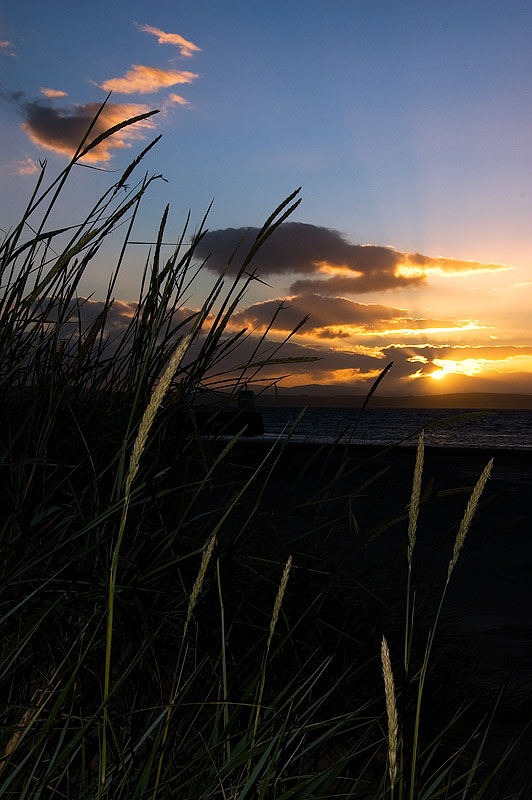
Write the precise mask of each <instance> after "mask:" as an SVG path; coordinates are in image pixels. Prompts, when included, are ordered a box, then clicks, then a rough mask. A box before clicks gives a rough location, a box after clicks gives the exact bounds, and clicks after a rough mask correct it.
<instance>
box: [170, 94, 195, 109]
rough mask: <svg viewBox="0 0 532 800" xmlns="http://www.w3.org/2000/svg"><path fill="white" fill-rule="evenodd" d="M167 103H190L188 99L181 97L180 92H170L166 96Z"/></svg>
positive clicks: (186, 104)
mask: <svg viewBox="0 0 532 800" xmlns="http://www.w3.org/2000/svg"><path fill="white" fill-rule="evenodd" d="M166 102H167V103H178V105H180V106H189V105H190V103H189V102H188V100H185V98H184V97H181V95H180V94H174V92H170V94H169V95H168V97H167V98H166Z"/></svg>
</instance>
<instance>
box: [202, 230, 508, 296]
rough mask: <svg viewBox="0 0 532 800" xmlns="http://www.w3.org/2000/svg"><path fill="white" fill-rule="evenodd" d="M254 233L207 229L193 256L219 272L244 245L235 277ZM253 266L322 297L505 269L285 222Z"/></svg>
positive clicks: (299, 290) (232, 267)
mask: <svg viewBox="0 0 532 800" xmlns="http://www.w3.org/2000/svg"><path fill="white" fill-rule="evenodd" d="M257 234H258V228H249V229H248V228H224V229H220V230H214V231H209V232H208V233H207V234H206V235H205V236H204V238H203V239H202V241H201V242H200V245H199V247H198V249H197V253H198V255H199V256H200V257H203V258H207V257H208V256H210V257H209V259H208V261H207V263H206V266H207V267H208V268H209V269H211V270H213V271H215V272H221V271H222V270H223V269H225V268H226V266H227V263H228V261H229V259H230V257H231V255H232V254H233V252H234V250H235V248H236V247H237V246H238V245H239V243H240V242H242V243H241V245H240V249H239V251H238V255H239V257H238V258H234V259H233V261H232V263H231V265H230V267H229V271H230V272H233V273H234V272H236V271H238V267H239V265H240V264H241V263H242V260H243V258H244V256H245V255H246V254H247V252H248V250H249V249H250V247H251V245H252V243H253V241H254V240H255V238H256V236H257ZM242 240H243V241H242ZM253 266H254V268H255V269H256V270H257V273H258V274H259V275H264V276H265V275H269V274H293V273H296V274H300V275H304V276H307V277H306V278H302V279H299V280H296V281H295V282H294V283H292V285H291V286H290V292H291V293H292V294H303V293H309V292H310V293H312V292H317V293H320V294H323V295H325V294H326V295H337V294H346V293H354V292H356V293H360V292H373V291H383V290H386V289H397V288H400V287H404V286H416V285H422V284H423V283H424V282H425V281H426V279H427V277H429V276H430V275H445V276H449V277H451V276H452V277H456V276H457V275H465V274H469V273H471V272H472V271H475V272H482V271H490V272H491V271H494V270H500V269H508V267H507V266H506V265H503V264H483V263H481V262H477V261H463V260H459V259H455V258H443V257H438V258H432V257H430V256H424V255H422V254H420V253H414V254H411V253H403V252H401V251H400V250H396V249H394V248H393V247H384V246H380V245H372V244H369V245H368V244H366V245H362V244H351V243H350V242H348V241H347V239H346V238H345V237H344V236H343V235H342V234H341V233H340V232H339V231H336V230H333V229H331V228H325V227H320V226H317V225H310V224H308V223H303V222H285V223H283V224H282V225H281V226H280V227H279V228H278V229H277V230H276V231H275V233H274V234H273V235H272V236H271V237H270V238H269V239H268V240H267V241H266V243H265V244H264V245H263V247H261V249H260V250H259V251H258V253H257V254H256V256H255V257H254V259H253Z"/></svg>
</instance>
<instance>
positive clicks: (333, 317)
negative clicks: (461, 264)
mask: <svg viewBox="0 0 532 800" xmlns="http://www.w3.org/2000/svg"><path fill="white" fill-rule="evenodd" d="M279 308H281V309H282V310H281V311H280V312H279V314H278V316H277V317H276V319H275V322H274V324H273V328H274V330H278V331H287V332H288V331H291V330H293V328H295V327H296V325H297V324H298V323H299V322H300V321H301V320H302V319H303V317H305V316H307V315H310V319H309V321H308V323H307V325H306V326H305V328H304V332H305V333H307V334H309V333H312V332H314V331H319V330H320V329H327V330H328V331H329V333H332V330H331V326H335V327H338V326H342V325H349V326H352V327H355V328H360V329H366V328H368V327H373V326H374V325H375V323H376V322H384V321H385V320H386V322H388V323H389V321H390V320H393V319H396V318H398V317H399V318H401V317H403V316H404V314H405V313H406V312H405V311H404V310H403V309H400V308H392V307H390V306H381V305H377V304H364V303H354V302H353V301H352V300H347V299H346V298H343V297H321V296H320V295H318V294H302V295H295V296H293V297H289V298H287V299H286V300H281V299H276V300H265V301H263V302H259V303H254V304H253V305H251V306H248V308H244V309H242V310H241V311H237V312H236V313H235V314H234V315H233V317H232V318H231V321H232V322H233V323H235V325H237V326H239V325H241V326H246V327H252V328H259V329H263V328H266V326H267V325H269V324H270V321H271V319H272V317H273V316H274V314H275V313H276V312H277V311H278V310H279ZM329 338H330V337H329Z"/></svg>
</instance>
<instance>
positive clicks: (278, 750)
mask: <svg viewBox="0 0 532 800" xmlns="http://www.w3.org/2000/svg"><path fill="white" fill-rule="evenodd" d="M133 121H134V120H130V121H127V122H125V123H123V124H124V125H127V124H131V123H132V122H133ZM107 135H111V132H108V134H107ZM87 142H89V144H88V145H87ZM152 144H153V143H152ZM92 146H94V144H93V143H91V142H90V135H89V136H88V138H87V139H86V140H85V142H84V143H82V145H81V146H80V149H79V150H78V152H77V153H76V155H75V156H74V158H73V159H72V161H71V163H70V164H69V165H68V166H67V167H66V168H65V170H64V171H63V172H62V173H61V174H60V176H59V177H58V178H56V179H55V180H54V181H52V183H51V184H50V186H49V187H47V188H43V187H44V185H45V169H44V167H43V169H42V173H41V175H40V177H39V179H38V181H37V187H36V189H35V193H34V195H33V196H32V198H31V200H30V202H29V204H28V207H27V208H26V210H25V211H24V213H23V215H22V216H21V221H20V223H19V224H18V225H17V227H16V228H15V229H14V230H13V231H12V232H10V233H9V234H8V235H7V236H6V238H5V239H4V241H3V242H2V244H1V246H0V259H1V260H0V264H1V266H0V271H1V281H2V296H1V301H0V303H1V305H0V356H1V357H0V365H1V366H0V401H1V403H2V409H3V414H4V424H3V426H2V431H1V447H2V461H1V467H2V511H3V513H2V519H3V521H2V528H1V538H0V548H1V549H0V573H1V577H2V592H1V595H0V620H1V625H2V641H3V650H2V655H1V660H0V685H1V687H2V697H3V698H4V701H3V704H2V717H1V718H2V731H1V734H2V738H1V742H0V748H1V750H0V752H1V754H2V759H1V761H0V795H2V796H6V797H28V798H30V797H31V798H33V797H35V798H36V797H50V798H51V797H69V798H70V797H71V798H91V799H92V798H117V799H118V798H124V799H126V798H127V800H130V799H133V798H153V800H160V799H161V798H187V800H196V798H197V799H198V800H200V798H201V800H203V799H204V798H210V797H212V798H214V797H216V798H227V800H228V799H229V798H239V800H240V799H241V800H244V798H246V797H248V798H251V797H254V798H277V799H278V800H285V798H286V799H288V798H318V797H320V798H326V797H352V798H375V799H376V798H384V797H387V796H392V795H393V796H397V797H404V798H406V797H409V798H419V800H421V798H423V799H424V800H425V799H426V800H429V798H437V797H461V798H469V799H470V800H473V798H480V797H495V794H494V793H493V791H495V790H493V791H492V788H491V787H493V786H495V779H494V778H493V780H492V778H491V777H490V772H489V770H488V771H486V769H485V768H484V767H483V765H482V752H483V744H484V739H483V738H482V736H481V735H480V734H479V733H478V732H479V731H480V732H483V731H485V730H486V726H487V722H486V721H485V720H484V721H483V720H482V718H480V719H479V721H478V723H473V722H472V720H473V719H474V717H473V716H472V715H471V713H469V712H468V713H467V714H464V710H463V708H462V707H461V705H460V704H461V703H462V702H463V700H464V698H465V697H467V690H464V691H461V690H459V688H458V687H456V688H455V690H454V694H453V695H452V699H454V701H455V705H454V707H445V708H444V707H443V704H442V705H440V706H439V707H438V702H439V700H438V698H439V697H441V695H439V694H438V682H439V678H440V676H441V672H440V670H441V669H444V661H445V660H444V659H441V658H440V660H438V656H437V655H436V658H434V653H433V650H434V651H437V643H438V639H437V635H436V631H437V623H438V620H439V617H440V614H441V609H442V604H443V600H444V597H445V592H446V588H447V585H448V582H449V579H450V577H451V573H452V570H453V569H454V567H455V565H456V561H457V559H458V556H459V552H460V548H461V546H462V544H463V542H464V538H465V536H466V533H467V528H468V526H469V524H470V523H471V518H472V516H473V514H474V511H475V508H476V504H477V503H478V499H479V497H480V494H481V492H482V488H483V485H484V483H485V480H486V479H487V475H488V469H487V470H486V471H485V472H484V473H483V476H481V478H480V480H479V483H478V484H477V486H476V488H475V490H474V492H473V496H472V498H471V501H470V503H469V505H468V507H467V509H466V512H465V515H464V519H463V523H462V525H461V527H460V529H459V533H458V537H457V539H456V544H455V549H454V552H453V553H452V554H450V562H449V569H448V575H447V580H446V581H444V584H443V590H442V595H441V601H440V602H438V599H437V600H436V601H435V602H434V603H433V604H432V605H431V604H430V602H429V603H426V604H425V610H422V611H418V609H415V613H414V602H413V589H412V587H413V579H412V570H413V563H414V561H413V559H414V546H415V540H416V536H415V533H416V527H417V516H418V512H419V508H420V503H422V494H421V487H422V463H423V459H422V454H423V442H422V440H421V441H420V446H419V451H418V458H417V462H416V468H415V473H414V464H413V465H412V469H413V473H414V475H415V477H414V489H413V492H412V497H411V503H410V521H409V523H408V522H407V524H406V525H405V548H407V550H405V548H403V554H404V556H405V557H404V558H403V556H401V558H402V562H401V563H403V567H402V569H398V570H397V571H396V573H395V574H396V579H395V581H394V582H392V583H390V582H387V584H386V585H385V586H383V585H380V584H379V583H378V581H375V580H374V579H373V578H372V577H371V574H370V571H369V570H368V568H367V565H366V566H362V563H366V562H367V559H366V561H364V560H359V559H360V555H361V554H362V552H363V551H365V548H366V547H367V545H368V542H367V541H366V540H365V539H364V537H363V536H360V537H354V536H352V535H351V534H352V524H353V517H352V515H351V516H350V509H351V508H352V506H351V501H352V500H353V499H355V498H356V497H357V493H362V492H371V491H372V482H373V478H371V479H370V480H369V481H364V482H362V483H360V482H359V483H357V480H358V478H357V473H356V471H355V472H354V473H353V475H352V480H353V488H352V494H351V495H350V497H349V498H345V497H344V498H341V499H342V500H343V501H344V502H342V503H338V496H337V494H335V491H336V487H337V486H338V483H339V480H340V478H341V477H343V476H345V474H346V469H347V467H346V465H347V462H346V459H345V457H344V456H342V455H340V456H338V452H337V451H336V450H335V451H334V452H333V453H331V452H328V451H327V452H326V450H327V449H326V450H325V451H322V452H321V453H320V454H319V455H318V457H317V459H318V461H319V463H320V465H323V464H324V463H326V464H328V463H329V461H328V459H331V461H330V463H331V464H333V463H334V465H335V466H334V470H332V471H331V472H330V473H329V480H328V482H327V484H326V485H322V486H320V488H319V490H318V491H317V492H316V491H314V490H313V489H312V488H311V486H310V484H308V485H307V481H306V478H305V473H306V470H307V467H308V465H307V464H304V463H302V464H300V468H299V470H298V471H297V472H296V473H293V472H292V473H291V474H289V475H288V474H286V471H285V472H283V470H284V469H285V468H284V466H283V464H284V459H285V456H286V453H287V452H288V449H289V447H290V443H289V441H280V442H277V443H275V444H272V445H271V447H269V448H266V449H263V450H261V451H259V450H257V451H254V450H253V448H252V447H251V448H246V447H243V446H242V444H241V442H240V441H239V440H240V434H237V435H236V436H234V437H233V438H230V439H225V440H221V439H220V438H219V437H217V436H216V434H215V430H216V428H215V427H213V428H212V429H211V428H209V423H205V422H203V423H202V424H203V425H206V427H204V428H203V429H202V430H201V431H200V430H199V429H198V425H197V424H196V422H195V419H194V403H195V401H196V399H197V398H198V396H199V395H200V394H201V393H202V390H203V389H204V387H205V386H206V385H209V386H210V387H211V388H213V387H214V388H216V390H218V391H220V390H221V389H224V390H225V393H224V394H221V395H220V402H221V403H222V402H226V401H227V399H228V398H230V397H233V396H234V395H235V393H236V392H237V391H238V389H239V388H240V387H241V386H243V385H244V383H245V382H246V381H247V380H249V377H250V375H253V376H255V377H256V376H257V370H258V369H260V367H257V366H256V363H257V355H256V350H255V352H253V356H252V357H251V358H250V359H248V360H247V361H246V360H244V361H243V362H241V363H240V364H239V368H238V369H237V370H233V371H232V372H230V373H227V374H226V373H224V357H225V356H226V355H227V353H228V352H234V351H235V348H238V346H239V343H240V342H241V341H243V338H244V336H245V333H244V332H236V333H235V332H234V331H233V330H232V328H231V326H230V322H231V317H232V315H233V313H234V311H235V309H236V308H237V306H238V304H239V302H240V301H241V300H242V298H243V296H244V294H245V291H246V289H247V288H248V287H249V285H250V283H251V282H252V281H253V280H254V278H255V275H254V272H253V256H254V254H255V253H256V251H257V250H258V248H259V247H260V246H262V244H263V243H264V242H265V241H266V239H267V238H268V237H269V236H270V235H272V234H274V231H275V228H276V227H277V226H278V225H279V224H281V223H282V221H283V220H284V219H285V218H286V217H287V216H288V215H289V214H290V213H291V212H292V211H293V209H294V208H295V207H296V206H297V204H298V202H299V200H297V199H296V195H297V192H296V193H294V194H293V195H292V196H291V197H289V198H287V200H285V201H284V202H283V203H281V205H280V206H279V207H278V208H277V209H276V210H275V212H274V213H273V214H272V215H271V216H270V218H269V219H268V220H267V222H266V223H265V225H264V227H263V228H262V229H261V231H260V232H259V234H258V236H257V240H256V242H255V243H254V244H253V246H252V248H251V250H250V251H249V252H246V253H244V252H241V251H240V249H239V250H238V251H237V252H236V253H235V254H234V256H233V258H234V259H236V260H237V261H238V263H239V269H238V270H237V274H236V276H235V277H234V278H233V279H231V281H230V282H229V283H228V282H227V279H226V276H225V275H222V276H221V277H220V278H219V279H217V280H215V281H214V284H213V287H212V289H211V291H210V292H209V293H208V295H207V297H206V298H205V299H204V301H203V304H202V306H201V308H200V309H199V310H198V311H196V312H193V313H192V314H190V315H189V316H185V317H184V316H183V314H182V313H180V312H182V309H183V308H185V299H186V297H187V296H188V294H189V293H190V287H191V283H192V281H193V279H194V275H195V273H196V272H197V270H198V266H197V259H196V257H195V250H196V247H197V244H198V242H199V241H200V240H201V237H202V235H203V231H204V225H205V220H204V221H203V223H202V225H201V226H200V228H199V230H198V232H197V233H196V234H194V235H193V236H192V237H190V234H189V233H188V226H185V228H184V230H183V232H182V235H181V238H180V240H179V241H180V244H179V245H178V246H177V247H176V249H175V251H174V252H173V253H172V255H171V256H170V257H169V258H167V259H166V260H165V259H163V257H162V241H163V234H164V231H165V227H166V224H167V215H168V210H166V211H165V213H164V216H163V219H162V221H161V225H160V229H159V231H158V234H157V243H156V245H155V247H154V250H153V253H152V255H151V258H150V261H149V263H148V262H147V263H146V268H145V271H144V275H143V277H142V284H141V289H140V295H139V300H138V305H137V306H136V309H135V311H134V314H133V316H132V317H131V319H130V320H129V322H128V324H127V326H126V327H125V328H123V329H122V330H120V331H119V332H118V333H117V332H116V331H114V332H111V333H112V335H111V333H109V331H108V328H107V321H108V318H109V315H110V313H111V310H112V305H113V292H114V287H115V284H116V281H117V277H118V274H119V270H120V269H121V267H122V266H123V264H124V263H125V259H126V246H127V243H128V240H129V237H130V235H131V231H132V229H133V225H134V222H135V219H136V216H137V214H138V212H139V208H140V205H141V202H142V199H143V197H144V196H145V194H146V192H147V191H148V190H149V187H150V184H151V182H152V180H153V178H144V179H142V180H141V181H140V182H139V183H138V184H137V185H136V186H135V187H134V188H132V189H130V188H128V185H129V184H128V182H129V180H130V177H131V176H132V174H133V172H134V170H135V169H136V168H137V167H138V165H139V164H140V162H141V160H142V158H143V156H144V155H145V154H146V153H147V152H148V151H149V149H150V148H151V146H152V145H149V146H148V147H147V148H146V149H145V150H144V152H143V153H142V154H141V155H140V156H139V158H138V159H136V160H135V162H133V164H132V165H131V166H130V167H128V169H127V170H126V171H125V172H124V174H123V175H122V177H121V178H120V179H119V181H118V182H117V183H116V184H114V185H113V186H112V187H111V188H110V189H109V190H108V191H107V192H106V193H105V195H104V196H103V197H102V198H101V200H100V201H99V203H97V204H96V206H95V207H94V208H93V209H91V210H90V212H89V213H88V215H87V217H86V218H85V220H83V222H82V223H81V224H80V225H78V226H76V227H75V228H71V229H68V230H67V229H65V230H59V231H58V230H53V231H50V230H48V229H47V220H48V219H49V217H50V216H51V214H52V211H53V210H54V207H55V204H56V202H57V199H58V197H59V196H60V192H61V190H62V189H63V186H64V184H65V182H66V181H67V179H68V176H69V173H70V171H71V169H72V167H73V166H74V165H75V164H76V163H77V161H78V160H79V158H81V157H82V155H83V153H86V152H87V151H88V149H89V148H90V147H92ZM124 223H125V224H124ZM121 225H124V230H125V233H124V239H123V243H122V246H121V248H120V250H119V254H118V256H117V265H116V268H115V270H114V272H113V274H112V275H111V277H110V282H109V288H108V292H107V295H106V297H105V300H104V301H103V304H102V307H101V310H100V312H99V313H98V315H97V316H96V318H95V319H90V318H89V315H87V314H86V310H87V308H88V306H87V301H86V299H85V298H83V297H80V296H79V295H78V287H79V284H80V281H81V279H82V277H83V276H84V275H85V274H86V272H87V270H88V269H89V268H90V266H91V262H92V261H93V259H94V257H95V256H96V254H97V253H98V250H99V248H100V247H101V246H102V245H103V243H104V242H105V241H106V239H107V238H108V237H109V236H110V234H112V233H114V232H115V231H116V230H117V229H118V227H119V226H121ZM187 238H192V243H191V244H188V245H186V246H184V245H183V244H182V243H183V242H184V241H185V239H187ZM199 268H200V269H201V266H200V267H199ZM236 352H238V351H236ZM286 361H290V359H286ZM282 362H283V359H282V351H281V352H280V353H279V352H278V348H273V350H272V354H271V360H270V361H268V360H264V364H263V365H264V366H268V364H270V365H271V364H272V363H273V364H277V363H282ZM216 413H217V412H216V409H214V410H213V412H212V414H213V421H215V417H216ZM209 432H210V433H211V434H212V435H210V436H208V435H207V434H209ZM288 438H289V437H288ZM321 456H323V458H321ZM335 459H336V461H335ZM315 468H316V469H317V466H316V467H315ZM307 475H308V473H307ZM279 476H280V477H281V480H286V490H287V491H291V490H292V489H294V487H296V486H298V488H297V492H296V494H294V495H293V496H292V495H288V500H287V501H285V502H283V500H282V497H281V496H280V495H279V493H278V492H277V490H275V492H273V493H272V489H271V487H272V483H273V482H274V479H275V478H279ZM298 479H299V483H298ZM274 495H275V496H274ZM346 500H347V501H349V502H348V503H346V502H345V501H346ZM407 500H408V498H405V502H407ZM407 516H408V515H407ZM406 553H407V555H408V557H407V558H406ZM406 576H407V580H406ZM405 585H406V591H405ZM405 612H406V617H405ZM405 619H406V627H405ZM384 630H386V638H387V640H388V641H387V642H386V641H384V643H383V644H382V649H381V640H382V636H383V632H384ZM449 646H450V645H449V644H447V647H449ZM380 654H382V665H381V658H380ZM382 669H383V670H384V685H385V687H386V691H385V689H384V686H383V683H382V676H381V670H382ZM429 678H430V680H429ZM430 698H432V701H431V699H430ZM447 699H448V698H447ZM464 716H465V721H466V725H465V726H464V724H463V723H464ZM477 724H478V726H479V727H478V728H476V727H475V725H477ZM471 725H473V727H471ZM464 729H466V733H464ZM464 736H465V738H457V737H464ZM495 766H496V765H495ZM394 792H395V794H394Z"/></svg>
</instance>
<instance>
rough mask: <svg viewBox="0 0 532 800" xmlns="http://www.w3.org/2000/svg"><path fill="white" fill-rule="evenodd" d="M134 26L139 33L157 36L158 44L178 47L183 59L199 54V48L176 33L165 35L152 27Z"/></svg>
mask: <svg viewBox="0 0 532 800" xmlns="http://www.w3.org/2000/svg"><path fill="white" fill-rule="evenodd" d="M136 24H137V28H138V29H139V31H143V32H144V33H151V34H152V35H153V36H157V41H158V42H159V44H173V45H176V46H177V47H179V50H180V53H181V55H182V56H184V57H185V58H189V57H190V56H193V55H194V53H201V47H198V46H197V45H196V44H194V43H193V42H189V41H187V39H184V38H183V37H182V36H180V35H179V34H178V33H166V32H165V31H162V30H161V29H160V28H154V27H153V26H152V25H139V24H138V23H136Z"/></svg>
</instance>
